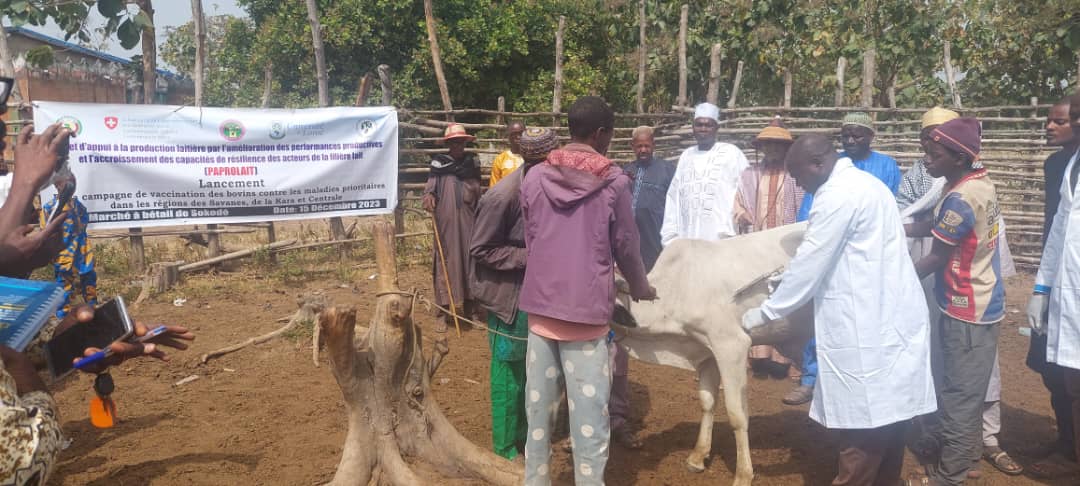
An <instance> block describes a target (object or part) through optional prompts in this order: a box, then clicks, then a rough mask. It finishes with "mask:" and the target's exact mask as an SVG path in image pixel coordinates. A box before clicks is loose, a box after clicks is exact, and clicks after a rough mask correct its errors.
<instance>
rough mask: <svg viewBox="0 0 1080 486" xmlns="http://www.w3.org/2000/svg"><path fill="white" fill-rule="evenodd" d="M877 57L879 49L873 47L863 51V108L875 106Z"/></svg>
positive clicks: (861, 102)
mask: <svg viewBox="0 0 1080 486" xmlns="http://www.w3.org/2000/svg"><path fill="white" fill-rule="evenodd" d="M876 57H877V50H876V49H874V48H873V47H871V48H868V49H867V50H866V51H865V52H863V69H862V95H861V99H860V100H859V101H860V104H862V106H863V108H871V107H873V106H874V73H875V72H876V71H877V66H876V65H875V59H876Z"/></svg>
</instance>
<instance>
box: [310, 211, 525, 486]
mask: <svg viewBox="0 0 1080 486" xmlns="http://www.w3.org/2000/svg"><path fill="white" fill-rule="evenodd" d="M372 233H373V236H374V242H375V259H376V263H377V265H378V270H379V282H378V294H377V301H376V309H375V313H374V315H373V316H372V318H371V322H370V325H369V327H367V328H364V327H363V326H358V325H357V324H356V310H355V309H354V308H352V307H349V306H344V307H342V306H338V307H332V308H330V309H327V310H326V311H324V312H323V313H322V314H321V316H320V318H319V326H320V328H321V336H322V340H323V342H324V343H325V344H326V351H327V355H328V356H329V358H330V363H331V369H332V370H333V373H334V377H335V378H336V379H337V382H338V385H339V386H340V387H341V392H342V395H343V396H344V399H345V405H346V408H347V409H348V424H349V432H348V435H347V436H346V438H345V445H344V449H343V451H342V454H341V462H340V463H339V464H338V468H337V472H336V473H335V474H334V479H333V481H331V483H330V484H333V485H346V484H347V485H367V484H369V482H373V483H375V484H389V485H395V486H406V485H408V486H413V485H415V486H419V485H422V484H425V481H424V480H422V479H421V478H420V477H418V476H417V475H416V474H415V473H414V472H413V471H412V469H411V468H410V466H409V464H408V462H406V460H405V458H409V459H410V460H411V461H423V462H426V463H428V464H430V465H431V466H432V467H433V468H434V469H436V470H437V471H439V472H440V473H442V474H445V475H447V476H451V477H464V478H477V479H482V480H484V481H487V482H489V483H492V484H497V485H517V484H521V483H522V482H523V474H524V473H523V471H522V469H521V468H520V467H519V466H517V465H514V464H513V463H511V462H510V461H507V460H505V459H503V458H501V457H499V456H497V455H495V454H494V453H492V452H491V451H488V450H485V449H482V448H480V447H477V446H476V445H475V444H473V443H472V442H469V441H468V440H467V439H465V438H464V437H462V436H461V434H460V433H458V431H457V430H456V429H455V428H454V426H453V425H452V424H451V423H450V422H449V421H448V420H447V419H446V417H445V416H444V415H443V413H442V410H441V408H440V407H439V404H438V402H436V400H435V397H434V396H433V395H432V394H431V387H430V379H431V376H430V375H431V374H432V373H431V372H430V371H429V363H428V360H427V359H426V358H425V357H424V353H423V346H422V344H421V343H422V342H423V341H422V339H421V332H420V328H419V327H418V326H416V325H415V324H414V323H413V320H412V307H413V301H412V298H411V296H410V295H409V294H407V293H403V292H401V291H400V290H399V289H398V286H397V270H396V268H395V262H394V246H393V245H394V238H393V228H392V227H391V226H390V224H389V223H388V222H387V221H383V220H380V221H378V222H376V223H375V224H374V225H373V227H372ZM437 351H438V352H439V353H441V354H445V352H446V350H445V348H444V349H442V350H437Z"/></svg>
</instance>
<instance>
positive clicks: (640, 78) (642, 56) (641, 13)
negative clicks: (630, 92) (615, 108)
mask: <svg viewBox="0 0 1080 486" xmlns="http://www.w3.org/2000/svg"><path fill="white" fill-rule="evenodd" d="M645 24H646V18H645V0H638V73H637V93H636V103H635V105H634V106H636V107H637V111H638V113H642V112H644V111H645V65H646V64H647V62H646V61H647V60H648V57H649V52H648V50H647V49H646V47H645Z"/></svg>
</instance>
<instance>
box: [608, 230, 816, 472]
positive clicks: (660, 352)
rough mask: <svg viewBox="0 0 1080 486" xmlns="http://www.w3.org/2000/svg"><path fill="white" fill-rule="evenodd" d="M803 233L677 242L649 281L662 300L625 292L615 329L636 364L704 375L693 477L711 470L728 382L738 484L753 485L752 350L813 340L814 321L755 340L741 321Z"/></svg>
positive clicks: (779, 327)
mask: <svg viewBox="0 0 1080 486" xmlns="http://www.w3.org/2000/svg"><path fill="white" fill-rule="evenodd" d="M805 229H806V225H805V224H795V225H789V226H785V227H781V228H776V229H772V230H768V231H762V232H758V233H751V234H747V235H741V236H737V237H734V238H728V239H725V240H721V241H715V242H711V241H701V240H676V241H674V242H672V243H671V244H670V245H668V246H667V247H665V248H664V251H663V253H662V254H661V255H660V259H659V260H657V262H656V265H655V266H654V267H653V270H652V271H651V272H650V273H649V282H650V283H651V284H652V285H653V286H654V287H656V292H657V296H658V297H659V298H658V299H657V300H655V301H652V302H633V303H632V302H630V299H629V296H628V295H626V294H625V293H623V292H620V295H619V303H618V304H619V305H617V306H616V312H615V317H614V319H613V320H614V321H615V323H616V324H620V325H618V326H613V328H614V329H615V330H616V339H617V340H618V342H619V344H621V345H623V346H625V347H626V348H627V350H628V351H629V353H630V356H633V357H634V358H637V359H639V360H642V361H647V362H650V363H657V364H662V365H667V366H674V367H676V368H683V369H687V370H694V371H697V373H698V394H699V395H700V398H701V408H702V412H703V415H702V417H701V428H700V430H699V432H698V437H697V444H696V445H695V446H694V450H693V452H691V453H690V457H688V458H687V460H686V463H687V466H688V467H689V469H690V470H691V471H695V472H701V471H704V470H705V460H706V459H707V458H708V456H709V451H710V450H711V448H712V429H713V408H714V406H715V405H716V394H717V392H718V390H719V388H720V384H721V382H722V383H723V385H724V387H723V390H724V404H725V405H726V407H727V413H728V420H729V421H730V422H731V427H732V428H733V429H734V431H735V443H736V449H737V451H738V458H737V462H736V471H735V481H734V484H735V485H740V486H741V485H749V484H750V481H751V479H753V477H754V469H753V466H752V465H751V463H750V444H749V437H748V432H747V425H748V413H747V404H746V363H747V352H748V350H749V349H750V346H751V344H779V343H781V342H783V341H784V340H786V339H791V338H792V337H796V336H797V335H798V334H803V335H808V334H809V333H810V332H812V328H811V326H809V325H808V324H807V325H801V324H800V322H801V321H802V320H803V319H807V321H806V322H809V319H812V313H810V312H809V309H808V310H807V312H805V313H803V312H800V313H799V315H800V317H795V318H793V320H794V319H797V320H799V321H800V322H790V323H789V322H783V321H781V322H775V323H772V324H769V325H767V326H762V327H761V328H758V329H755V330H754V333H753V335H752V337H751V335H747V333H746V332H745V331H743V329H742V327H741V325H740V320H741V317H742V315H743V313H744V312H745V311H746V310H748V309H750V308H752V307H755V306H757V305H760V304H761V303H762V302H763V301H764V300H765V297H767V295H768V291H769V290H768V277H769V276H770V275H772V274H775V273H777V272H778V271H780V270H781V269H782V268H783V267H784V266H786V265H787V263H788V261H789V260H791V258H792V257H793V256H794V255H795V249H796V248H797V247H798V245H799V243H800V242H801V241H802V235H803V232H804V231H805ZM621 288H625V287H622V286H621ZM802 324H805V322H802ZM627 326H630V327H627ZM759 329H760V330H759ZM751 339H753V342H751Z"/></svg>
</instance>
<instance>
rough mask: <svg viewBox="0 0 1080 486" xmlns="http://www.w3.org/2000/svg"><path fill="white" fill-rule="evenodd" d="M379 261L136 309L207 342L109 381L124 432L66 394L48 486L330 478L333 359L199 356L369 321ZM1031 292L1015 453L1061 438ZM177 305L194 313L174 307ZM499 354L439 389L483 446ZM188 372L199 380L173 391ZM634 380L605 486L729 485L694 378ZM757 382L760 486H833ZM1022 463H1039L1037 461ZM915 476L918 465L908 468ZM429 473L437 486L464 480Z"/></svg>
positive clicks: (1025, 284)
mask: <svg viewBox="0 0 1080 486" xmlns="http://www.w3.org/2000/svg"><path fill="white" fill-rule="evenodd" d="M410 245H411V246H410ZM415 245H416V244H414V243H410V244H409V245H406V246H408V247H409V248H412V249H413V250H416V251H415V253H417V254H423V253H424V252H425V251H426V250H427V248H428V247H425V246H424V245H422V244H421V245H420V246H419V247H417V246H415ZM369 255H370V253H367V254H365V252H364V251H363V249H360V250H354V251H353V252H352V253H350V254H349V256H348V257H347V260H346V261H347V262H349V263H344V264H343V263H336V262H335V263H332V264H330V265H323V266H321V267H318V268H314V267H311V266H310V265H308V266H305V265H304V262H301V261H299V260H287V261H284V262H283V263H279V264H278V265H276V266H272V265H269V264H268V263H266V262H265V261H264V262H262V263H259V262H256V263H254V264H249V265H245V266H244V267H243V269H242V270H240V271H238V272H237V273H222V274H217V275H200V276H194V277H192V278H190V279H189V280H188V281H187V282H185V283H184V284H183V285H181V286H180V287H178V288H176V289H174V290H172V291H170V292H169V293H167V294H163V295H160V296H157V297H155V298H154V299H152V300H150V301H148V302H146V303H144V304H143V305H142V306H141V308H140V309H138V311H137V312H136V314H137V316H138V317H139V319H141V320H143V321H144V322H147V323H158V322H168V323H175V324H184V325H188V326H190V327H192V328H193V329H194V330H195V332H196V333H197V334H198V339H197V341H196V342H195V344H194V346H193V348H192V349H191V350H189V351H187V352H180V353H176V354H174V359H173V361H172V362H170V363H157V362H147V361H143V362H138V363H128V364H125V365H123V366H121V367H120V368H119V369H117V370H115V371H114V377H115V379H116V384H117V391H116V393H115V398H116V400H117V402H118V405H119V414H120V416H121V419H122V421H121V423H120V424H119V425H118V426H117V427H115V428H113V429H108V430H97V429H94V428H93V427H92V426H91V425H90V424H89V421H88V416H87V406H88V405H87V402H88V399H89V398H90V396H91V393H92V391H91V379H90V378H89V377H86V376H79V377H77V378H74V379H71V380H68V381H66V382H64V383H60V384H57V386H56V389H57V394H56V396H57V398H58V400H59V403H60V406H61V408H62V414H63V423H64V430H65V431H66V433H67V434H68V436H69V437H70V438H71V439H72V444H71V446H70V447H69V448H68V449H67V451H65V452H64V454H63V455H62V457H61V463H60V465H59V467H58V468H57V470H56V473H55V474H54V478H53V480H52V484H55V485H60V484H64V485H84V484H89V485H105V484H109V485H142V484H151V485H186V484H198V485H202V484H215V485H218V484H220V485H236V484H280V485H306V484H317V483H323V482H326V481H328V480H329V479H330V478H331V477H332V475H333V472H334V469H335V467H336V465H337V461H338V459H339V455H340V452H341V445H342V442H343V440H344V437H345V429H344V418H345V415H344V407H343V404H342V400H341V395H340V392H339V389H338V387H337V384H336V383H335V382H334V379H333V377H332V376H331V373H330V370H329V369H328V366H327V363H326V362H325V359H324V361H323V364H322V366H320V367H319V368H316V367H315V366H314V365H313V364H312V362H311V352H310V347H309V346H310V331H309V330H299V331H297V332H294V333H291V334H290V335H288V336H287V337H285V338H283V339H278V340H274V341H271V342H269V343H266V344H263V345H259V346H255V347H251V348H248V349H245V350H241V351H239V352H237V353H234V354H231V355H228V356H225V357H223V358H220V359H216V360H212V361H210V363H208V364H206V365H200V364H198V357H199V355H201V354H202V353H204V352H206V351H209V350H212V349H216V348H219V347H222V346H224V345H227V344H231V343H234V342H238V341H241V340H244V339H246V338H248V337H250V336H254V335H258V334H262V333H265V332H268V331H271V330H273V329H276V328H277V327H278V326H280V323H278V322H276V320H277V319H278V318H280V317H283V316H287V315H290V314H291V313H292V312H293V311H295V309H296V304H295V300H296V298H297V297H298V296H299V295H302V294H304V293H307V292H325V293H326V294H327V295H328V296H329V297H330V298H331V299H332V300H333V301H335V302H338V303H348V304H353V305H356V306H358V308H359V309H360V314H361V315H363V316H365V317H364V319H367V317H366V316H368V315H369V313H370V309H371V304H372V302H373V299H374V297H373V294H374V285H375V281H374V280H371V279H369V277H370V276H371V274H372V273H373V272H374V270H373V269H371V268H370V267H369V266H368V265H369V264H370V263H371V262H370V256H369ZM322 256H323V257H325V255H322ZM413 257H414V258H412V260H413V261H415V262H419V263H416V264H414V265H412V266H409V267H405V268H403V269H402V276H401V283H402V287H404V288H410V287H417V288H420V289H429V288H430V270H429V267H428V266H427V265H425V264H424V263H423V259H422V258H419V257H416V255H413ZM408 259H409V258H405V260H408ZM292 266H296V267H297V268H292ZM313 268H314V269H313ZM103 278H104V279H106V280H108V279H109V277H108V276H107V275H106V276H103ZM110 286H112V289H113V291H123V292H125V293H127V294H133V293H137V292H135V291H133V290H132V289H131V288H128V287H126V286H125V285H124V283H123V282H106V284H105V287H106V289H107V290H108V288H109V287H110ZM1028 288H1030V277H1026V276H1022V277H1017V279H1016V280H1015V281H1014V282H1012V285H1010V293H1009V301H1010V306H1009V314H1008V318H1007V321H1006V322H1005V324H1004V328H1003V330H1002V333H1001V336H1002V337H1001V363H1002V375H1003V380H1004V392H1003V394H1004V408H1003V415H1004V416H1003V428H1004V430H1003V432H1002V434H1001V440H1002V443H1003V445H1004V447H1005V448H1006V449H1009V450H1016V449H1024V448H1028V447H1031V446H1033V445H1035V444H1038V443H1041V442H1044V441H1047V440H1049V439H1050V438H1051V437H1053V434H1054V432H1053V428H1052V427H1053V426H1052V421H1051V419H1050V417H1049V414H1050V408H1049V401H1048V395H1047V393H1046V391H1045V390H1044V389H1043V386H1042V384H1041V382H1040V381H1039V378H1038V376H1037V375H1035V374H1034V373H1032V372H1031V371H1029V370H1028V369H1027V368H1026V367H1025V366H1024V365H1023V358H1024V355H1025V353H1026V350H1027V345H1028V344H1027V338H1025V337H1022V336H1020V335H1019V334H1018V332H1017V329H1018V326H1019V325H1020V322H1021V320H1022V313H1021V312H1020V311H1021V309H1022V308H1023V304H1024V302H1023V299H1024V298H1025V295H1026V291H1027V289H1028ZM176 298H184V299H187V301H186V302H185V303H184V304H183V306H179V307H178V306H174V305H173V300H174V299H176ZM416 316H417V318H418V319H419V321H420V322H421V325H422V326H424V327H425V329H430V325H431V321H432V319H431V318H430V314H429V313H427V312H425V311H424V310H423V309H422V308H420V309H418V310H417V313H416ZM489 356H490V355H489V352H488V349H487V345H486V341H485V337H484V335H483V333H482V332H481V331H468V332H465V333H464V335H463V336H462V337H461V338H456V337H451V340H450V354H449V355H448V356H447V358H446V361H445V362H444V364H443V367H442V369H440V371H439V373H438V375H436V378H435V380H434V385H433V386H434V389H435V394H436V397H437V399H438V400H439V402H440V403H441V404H442V406H443V409H444V410H445V412H446V415H447V416H448V417H449V418H450V420H451V421H452V422H453V423H454V424H455V425H456V426H457V428H458V430H460V431H461V432H462V433H463V434H464V435H465V436H466V437H467V438H469V439H470V440H472V441H474V442H476V443H478V444H482V445H490V425H489V414H488V400H487V396H488V380H487V362H488V359H489ZM191 375H194V376H198V377H199V378H198V379H197V380H195V381H193V382H190V383H187V384H185V385H181V386H175V385H174V383H176V382H177V381H178V380H181V379H183V378H185V377H188V376H191ZM630 378H631V391H632V401H633V412H634V415H635V422H636V424H637V425H638V426H639V427H640V429H641V436H642V437H643V438H644V439H645V442H646V446H645V447H644V448H643V449H641V450H639V451H626V450H622V449H619V448H618V447H615V448H614V449H613V452H612V458H611V461H610V462H609V465H608V470H607V481H608V483H609V484H613V485H624V484H641V485H652V484H657V485H661V484H664V485H666V484H672V485H676V484H677V485H695V484H701V485H704V484H710V485H712V484H727V483H729V481H730V480H731V478H732V475H731V470H732V469H733V468H734V462H735V456H734V439H733V437H732V435H731V430H730V427H728V425H727V422H726V417H724V416H723V414H722V413H721V414H720V415H719V417H720V418H719V419H718V423H717V425H716V430H715V435H714V437H715V440H714V445H713V456H712V462H711V463H710V464H709V465H708V469H707V470H706V471H705V472H704V473H701V474H694V473H690V472H687V471H686V469H685V467H684V466H683V464H684V460H685V459H686V456H687V454H688V451H689V449H690V448H691V446H692V445H693V442H694V439H695V436H696V431H697V421H698V418H699V414H700V411H699V405H698V402H697V394H696V392H695V382H694V378H693V376H692V374H691V373H689V372H686V371H682V370H676V369H672V368H665V367H660V366H655V365H649V364H644V363H640V362H633V363H632V364H631V375H630ZM750 383H751V385H750V389H751V396H750V409H751V416H752V418H751V423H750V441H751V442H750V445H751V450H752V454H753V461H754V466H755V471H756V473H757V475H756V481H755V484H760V485H798V484H827V483H828V482H829V480H830V479H831V477H832V475H833V474H834V456H833V454H834V451H833V448H832V443H831V441H830V439H829V436H828V434H827V433H826V432H825V430H824V429H822V428H821V427H819V426H817V425H816V424H814V423H813V422H811V421H810V420H809V419H808V418H807V416H806V410H807V407H806V406H802V407H788V406H785V405H782V404H781V403H780V397H781V396H782V395H783V394H784V393H785V392H786V391H787V390H788V389H789V387H790V383H789V382H788V381H786V380H759V379H752V380H751V382H750ZM720 409H721V410H722V407H720ZM1018 458H1019V459H1020V460H1021V461H1022V462H1024V463H1028V462H1030V458H1027V457H1023V456H1018ZM567 462H568V456H567V454H565V453H562V452H558V453H557V455H556V465H555V473H556V474H555V477H556V478H557V479H559V481H560V484H570V483H572V475H571V474H570V470H569V468H568V467H567ZM981 467H982V470H983V472H984V479H982V480H979V481H974V482H972V483H970V484H977V485H1006V484H1008V485H1013V484H1015V485H1026V484H1068V482H1059V483H1042V482H1037V481H1035V480H1032V479H1029V478H1010V477H1007V476H1004V475H1002V474H1000V473H998V472H997V471H995V470H993V469H992V468H991V467H989V466H988V465H987V464H985V463H983V464H982V466H981ZM917 469H918V466H917V464H916V462H915V461H914V459H913V458H912V457H911V455H910V453H909V455H908V465H907V467H906V469H905V472H914V471H916V470H917ZM429 477H430V479H431V484H463V483H462V482H458V481H455V482H448V481H445V480H441V479H439V478H437V477H435V476H429ZM465 484H467V483H465ZM1073 484H1075V483H1073Z"/></svg>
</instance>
